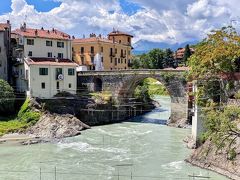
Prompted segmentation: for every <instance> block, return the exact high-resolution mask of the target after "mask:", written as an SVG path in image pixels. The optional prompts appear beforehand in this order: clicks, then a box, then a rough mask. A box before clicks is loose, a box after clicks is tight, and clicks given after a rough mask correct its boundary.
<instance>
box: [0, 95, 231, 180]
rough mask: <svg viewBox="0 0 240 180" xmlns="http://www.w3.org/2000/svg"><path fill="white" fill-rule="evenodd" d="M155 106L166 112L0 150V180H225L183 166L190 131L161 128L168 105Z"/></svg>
mask: <svg viewBox="0 0 240 180" xmlns="http://www.w3.org/2000/svg"><path fill="white" fill-rule="evenodd" d="M157 100H158V101H159V102H160V103H161V105H162V107H161V108H157V109H155V110H153V111H152V112H150V113H147V114H146V115H144V116H140V117H137V118H135V119H134V120H131V121H129V122H124V123H119V124H112V125H105V126H98V127H93V128H92V129H90V130H87V131H84V132H82V135H80V136H77V137H73V138H67V139H64V140H62V141H61V142H55V143H46V144H37V145H31V146H20V145H13V144H2V145H0V180H132V179H133V180H155V179H196V180H199V179H203V180H204V179H214V180H224V179H227V178H225V177H223V176H221V175H218V174H216V173H213V172H211V171H207V170H204V169H201V168H198V167H194V166H191V165H190V164H187V163H185V162H184V159H185V158H187V157H188V156H189V154H190V153H191V150H189V149H187V148H186V146H185V144H184V143H183V139H184V138H185V137H186V136H187V135H189V134H190V133H191V130H190V129H177V128H171V127H167V126H165V125H162V124H163V123H165V122H166V120H167V119H168V117H169V114H170V99H169V98H168V97H158V98H157ZM191 176H196V177H191ZM199 176H201V178H200V177H199Z"/></svg>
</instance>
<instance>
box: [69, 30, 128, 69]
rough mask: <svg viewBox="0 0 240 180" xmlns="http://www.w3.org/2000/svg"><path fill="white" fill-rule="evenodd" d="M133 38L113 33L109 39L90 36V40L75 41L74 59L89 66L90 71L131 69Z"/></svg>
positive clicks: (116, 32) (124, 34)
mask: <svg viewBox="0 0 240 180" xmlns="http://www.w3.org/2000/svg"><path fill="white" fill-rule="evenodd" d="M132 38H133V36H132V35H129V34H127V33H123V32H120V31H113V32H111V33H110V34H108V38H103V37H102V36H101V35H99V36H96V35H95V34H90V37H89V38H82V39H73V59H74V61H75V62H76V63H77V64H79V65H82V66H87V69H88V70H124V69H130V64H131V59H132V52H131V51H132V45H131V41H132ZM96 59H99V61H100V62H96ZM98 64H100V66H101V68H99V65H98Z"/></svg>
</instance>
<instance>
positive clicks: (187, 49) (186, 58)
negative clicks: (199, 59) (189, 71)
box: [183, 44, 192, 65]
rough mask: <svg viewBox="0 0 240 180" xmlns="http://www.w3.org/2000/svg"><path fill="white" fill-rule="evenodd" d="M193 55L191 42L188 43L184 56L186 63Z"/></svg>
mask: <svg viewBox="0 0 240 180" xmlns="http://www.w3.org/2000/svg"><path fill="white" fill-rule="evenodd" d="M191 55H192V52H191V50H190V47H189V44H187V45H186V47H185V51H184V56H183V63H184V64H185V65H186V64H187V60H188V58H189V57H190V56H191Z"/></svg>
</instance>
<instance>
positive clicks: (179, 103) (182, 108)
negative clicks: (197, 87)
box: [170, 97, 188, 123]
mask: <svg viewBox="0 0 240 180" xmlns="http://www.w3.org/2000/svg"><path fill="white" fill-rule="evenodd" d="M180 120H183V121H186V122H187V121H188V102H187V98H186V97H171V116H170V123H176V122H178V121H180Z"/></svg>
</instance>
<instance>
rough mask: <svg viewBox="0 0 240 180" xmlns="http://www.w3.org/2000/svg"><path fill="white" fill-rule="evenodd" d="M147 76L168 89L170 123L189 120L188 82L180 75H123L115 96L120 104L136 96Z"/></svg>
mask: <svg viewBox="0 0 240 180" xmlns="http://www.w3.org/2000/svg"><path fill="white" fill-rule="evenodd" d="M146 78H153V79H155V80H157V81H159V82H160V83H161V84H162V85H163V86H164V87H165V88H166V89H167V91H168V93H169V96H170V98H171V116H170V119H169V120H170V123H171V122H172V123H173V122H176V121H179V120H181V121H187V120H188V98H187V91H186V83H185V82H183V79H182V78H180V77H179V76H174V77H172V78H171V79H167V78H166V77H164V75H154V74H145V75H134V77H129V76H126V77H123V79H122V82H121V83H119V84H118V85H119V86H118V88H117V89H116V91H115V95H114V97H116V98H117V99H116V101H117V102H118V103H119V104H126V103H127V100H128V99H129V98H132V97H133V96H134V91H135V89H136V88H137V86H138V85H139V84H140V83H141V82H142V81H143V80H144V79H146Z"/></svg>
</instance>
